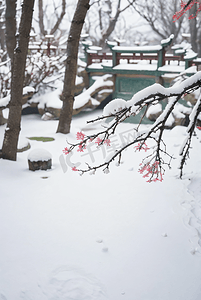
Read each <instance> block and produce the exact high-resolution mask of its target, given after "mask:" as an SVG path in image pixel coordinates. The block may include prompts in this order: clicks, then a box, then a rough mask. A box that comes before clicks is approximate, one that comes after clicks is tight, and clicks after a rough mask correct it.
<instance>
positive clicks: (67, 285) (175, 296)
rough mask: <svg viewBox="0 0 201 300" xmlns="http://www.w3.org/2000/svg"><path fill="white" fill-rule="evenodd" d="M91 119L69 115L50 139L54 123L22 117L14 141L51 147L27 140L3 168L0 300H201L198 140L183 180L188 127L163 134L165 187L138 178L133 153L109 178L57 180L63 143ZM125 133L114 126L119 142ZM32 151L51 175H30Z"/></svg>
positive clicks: (64, 176) (62, 176)
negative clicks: (66, 129) (42, 156)
mask: <svg viewBox="0 0 201 300" xmlns="http://www.w3.org/2000/svg"><path fill="white" fill-rule="evenodd" d="M97 114H100V112H93V113H85V114H84V113H83V114H81V115H79V116H75V117H74V118H73V122H72V130H71V134H69V135H67V136H65V135H62V134H56V133H55V132H56V128H57V121H47V122H45V121H42V120H41V119H40V116H38V115H30V116H23V117H22V131H21V141H24V138H25V137H34V136H45V137H53V138H55V141H52V142H46V143H43V142H39V141H33V140H29V143H30V144H31V149H30V150H28V151H26V152H22V153H19V154H18V160H17V162H11V161H6V160H2V159H1V160H0V195H1V198H0V228H1V230H0V241H1V244H0V299H2V300H13V299H15V300H19V299H20V300H21V299H24V300H56V299H59V300H64V299H65V300H99V299H101V300H103V299H108V300H121V299H122V300H123V299H125V300H170V299H171V300H180V299H181V300H198V299H201V284H200V282H201V247H200V245H201V242H200V241H201V240H200V236H201V172H200V170H201V157H200V148H201V144H200V139H201V132H200V131H198V130H197V131H196V132H197V137H195V138H194V141H193V149H191V155H190V156H191V159H190V160H189V161H188V165H187V166H186V167H185V170H184V178H183V180H180V179H178V174H179V170H178V169H177V166H178V162H179V161H178V155H177V153H178V152H179V149H180V145H181V143H182V141H183V140H184V138H185V136H186V133H185V130H186V128H185V127H175V128H174V129H173V130H171V131H168V130H166V131H165V140H166V143H167V146H168V149H169V152H170V153H171V154H174V155H175V157H176V159H175V160H173V163H172V166H173V168H172V169H171V170H167V171H166V174H165V176H164V181H163V182H162V183H161V182H159V183H151V184H150V183H147V182H146V180H145V179H143V178H142V176H141V175H140V174H139V173H138V166H139V163H140V162H141V159H142V157H144V155H145V153H141V152H140V153H136V152H134V150H133V149H129V150H127V151H126V152H125V155H124V163H123V164H122V165H121V166H120V167H116V166H112V168H111V172H110V173H109V174H107V175H106V174H103V173H102V172H101V171H100V172H98V173H97V174H96V175H95V176H94V175H91V176H90V175H89V174H85V175H84V176H79V175H78V173H77V172H73V171H71V170H70V167H69V166H66V167H68V170H67V171H66V172H65V173H64V172H63V170H62V167H61V165H60V161H61V157H63V158H64V161H65V155H64V154H63V152H62V150H63V149H64V147H66V146H67V145H66V138H67V137H68V139H69V138H71V139H72V140H73V139H74V137H75V135H76V132H78V131H84V132H85V133H87V134H90V133H92V132H93V130H96V129H97V128H98V127H100V124H98V125H95V124H92V125H90V126H86V124H85V121H86V119H91V118H92V117H95V116H96V115H97ZM143 126H149V125H143ZM132 127H133V124H129V123H125V124H121V125H120V128H119V129H118V134H117V135H119V134H121V133H122V132H126V131H129V130H130V129H131V128H132ZM4 129H5V127H4V126H1V127H0V137H2V136H3V131H4ZM37 148H43V149H46V150H48V151H49V152H50V153H51V154H52V157H53V168H52V170H49V171H36V172H32V171H29V170H28V162H27V156H28V154H29V153H30V151H31V150H33V149H37ZM77 155H78V154H77ZM96 155H97V160H98V159H101V155H102V153H101V152H100V153H99V152H97V153H96ZM73 158H74V157H72V160H73ZM76 159H78V158H77V156H76ZM79 159H80V161H83V160H84V159H85V157H84V156H82V157H79Z"/></svg>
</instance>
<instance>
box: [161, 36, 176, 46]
mask: <svg viewBox="0 0 201 300" xmlns="http://www.w3.org/2000/svg"><path fill="white" fill-rule="evenodd" d="M173 38H174V34H171V35H170V36H169V38H167V39H165V40H162V41H161V44H162V45H163V44H167V43H169V42H170V41H171V40H172V39H173Z"/></svg>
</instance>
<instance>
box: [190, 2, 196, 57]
mask: <svg viewBox="0 0 201 300" xmlns="http://www.w3.org/2000/svg"><path fill="white" fill-rule="evenodd" d="M196 11H197V5H196V4H194V5H193V7H192V8H191V9H189V16H190V15H195V14H196ZM189 26H190V34H191V46H192V49H193V51H194V52H196V53H197V52H198V41H197V31H198V29H197V18H194V19H192V20H189Z"/></svg>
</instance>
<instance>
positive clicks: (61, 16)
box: [50, 0, 66, 34]
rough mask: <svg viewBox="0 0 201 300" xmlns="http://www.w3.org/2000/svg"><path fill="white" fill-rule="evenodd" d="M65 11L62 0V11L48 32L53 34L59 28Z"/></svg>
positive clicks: (64, 3)
mask: <svg viewBox="0 0 201 300" xmlns="http://www.w3.org/2000/svg"><path fill="white" fill-rule="evenodd" d="M65 13H66V0H62V11H61V14H60V16H59V17H58V19H57V21H56V23H55V25H54V27H53V28H52V29H51V31H50V34H54V33H55V32H56V31H57V29H58V28H59V26H60V24H61V21H62V20H63V17H64V16H65Z"/></svg>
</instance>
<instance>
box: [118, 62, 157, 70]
mask: <svg viewBox="0 0 201 300" xmlns="http://www.w3.org/2000/svg"><path fill="white" fill-rule="evenodd" d="M113 69H114V70H138V71H140V70H148V71H156V70H157V64H148V63H146V64H140V63H139V64H119V65H117V66H115V67H114V68H113Z"/></svg>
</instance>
